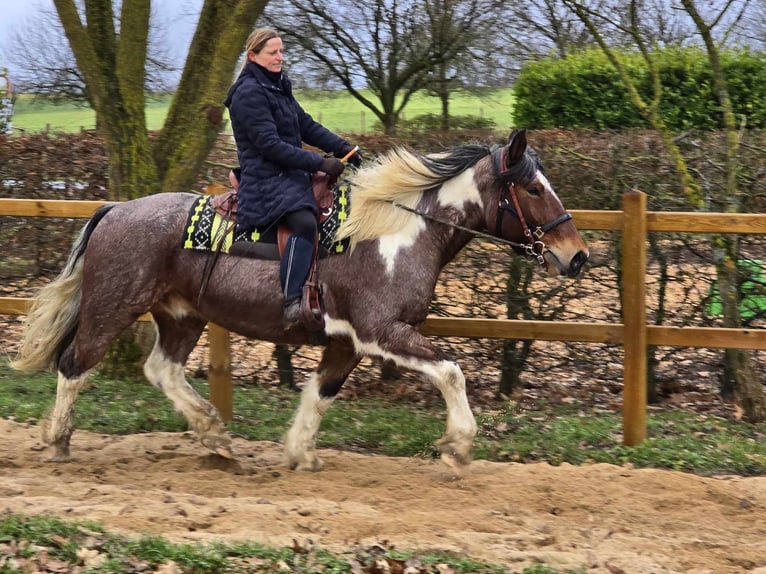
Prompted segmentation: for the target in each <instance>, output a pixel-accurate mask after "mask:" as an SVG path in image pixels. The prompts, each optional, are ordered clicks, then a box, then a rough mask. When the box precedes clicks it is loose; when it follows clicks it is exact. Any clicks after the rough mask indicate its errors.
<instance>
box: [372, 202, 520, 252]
mask: <svg viewBox="0 0 766 574" xmlns="http://www.w3.org/2000/svg"><path fill="white" fill-rule="evenodd" d="M385 201H387V202H388V203H390V204H391V205H393V206H394V207H398V208H399V209H403V210H404V211H409V212H410V213H414V214H415V215H419V216H420V217H422V218H423V219H428V220H430V221H434V222H436V223H441V224H442V225H446V226H447V227H454V228H455V229H459V230H460V231H465V232H466V233H470V234H471V235H475V236H476V237H482V238H484V239H488V240H490V241H497V242H498V243H503V244H505V245H508V246H510V247H516V248H518V249H524V250H525V251H526V249H527V248H528V247H530V245H529V244H527V243H517V242H515V241H511V240H510V239H503V238H502V237H496V236H494V235H492V234H491V233H484V232H483V231H476V230H475V229H471V228H470V227H465V226H463V225H460V224H458V223H453V222H451V221H447V220H446V219H440V218H438V217H435V216H433V215H431V214H430V213H425V212H424V211H420V210H417V209H413V208H412V207H407V206H406V205H403V204H401V203H399V202H398V201H394V200H392V199H387V200H385Z"/></svg>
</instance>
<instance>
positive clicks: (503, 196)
mask: <svg viewBox="0 0 766 574" xmlns="http://www.w3.org/2000/svg"><path fill="white" fill-rule="evenodd" d="M490 153H491V156H492V170H493V172H494V174H495V178H496V179H497V182H498V184H499V190H498V197H497V206H496V207H495V208H494V209H495V216H494V218H490V220H491V219H494V220H495V235H496V236H498V237H501V236H502V229H503V217H504V216H505V214H506V213H510V214H511V215H513V216H514V217H515V218H516V219H518V220H519V223H521V228H522V230H523V232H524V237H526V238H527V241H529V243H523V244H520V246H519V247H520V249H521V250H522V251H523V253H524V255H526V256H528V257H531V258H535V259H537V262H538V263H539V264H540V265H544V263H545V258H544V257H543V254H544V253H545V250H546V247H545V243H543V241H542V238H543V235H545V234H546V233H547V232H548V231H550V230H551V229H554V228H555V227H558V226H559V225H561V224H562V223H564V222H566V221H569V220H570V219H572V214H571V213H569V212H568V211H565V212H564V213H562V214H561V215H559V216H558V217H557V218H556V219H554V220H553V221H549V222H548V223H545V224H543V225H538V226H536V227H535V228H534V229H531V228H530V227H529V225H528V224H527V220H526V218H525V217H524V212H523V211H522V210H521V204H520V203H519V196H518V194H517V193H516V184H515V182H514V181H513V173H512V171H511V170H505V171H503V167H504V166H505V146H495V147H493V148H492V151H491V152H490Z"/></svg>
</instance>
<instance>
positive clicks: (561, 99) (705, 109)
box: [514, 48, 766, 131]
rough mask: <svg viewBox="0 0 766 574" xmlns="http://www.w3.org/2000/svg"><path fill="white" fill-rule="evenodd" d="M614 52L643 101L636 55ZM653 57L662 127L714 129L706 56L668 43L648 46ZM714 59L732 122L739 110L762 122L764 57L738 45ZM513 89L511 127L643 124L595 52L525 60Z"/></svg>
mask: <svg viewBox="0 0 766 574" xmlns="http://www.w3.org/2000/svg"><path fill="white" fill-rule="evenodd" d="M619 57H620V58H621V60H622V61H623V62H624V63H625V65H626V67H627V69H628V70H629V74H630V75H631V77H632V78H633V79H634V81H635V84H636V86H637V88H638V90H639V92H640V93H641V95H642V96H643V97H644V99H645V100H646V101H647V102H649V101H651V98H652V87H651V78H650V76H649V72H648V70H647V68H646V65H645V63H644V60H643V58H642V57H641V56H640V54H637V53H632V52H627V53H621V54H620V55H619ZM655 61H656V62H657V66H658V68H659V70H660V78H661V82H662V86H663V97H662V103H661V112H662V115H663V117H664V118H665V121H666V122H667V125H668V126H669V127H670V128H671V129H672V130H675V131H683V130H687V129H690V128H696V129H703V130H714V129H719V128H721V127H722V119H721V113H720V107H719V105H718V100H717V98H716V97H715V95H714V94H713V90H712V83H713V80H712V73H711V70H710V65H709V63H708V59H707V55H706V54H705V53H704V52H703V51H702V50H700V49H696V48H668V49H663V50H660V51H657V52H655ZM722 61H723V65H724V73H725V74H726V78H727V81H728V84H729V95H730V97H731V99H732V104H733V106H734V111H735V114H737V116H738V121H739V119H740V116H742V115H744V116H746V118H747V126H748V127H749V128H764V127H766V98H765V97H764V94H766V58H764V55H763V54H759V53H752V52H749V51H747V50H741V51H729V52H725V53H723V54H722ZM515 95H516V105H515V107H514V123H515V125H523V126H526V127H529V128H538V129H539V128H561V127H566V128H591V129H615V130H620V129H629V128H637V127H649V124H648V122H646V120H644V118H643V116H641V114H640V113H639V111H638V110H637V108H636V107H635V106H633V104H632V103H631V101H630V98H629V97H628V93H627V91H626V89H625V87H624V86H623V84H622V82H621V81H620V79H619V77H618V75H617V71H616V70H615V69H614V67H613V66H612V65H611V63H610V62H609V61H608V60H607V58H606V56H605V55H604V54H603V53H602V52H601V51H600V50H595V49H591V50H585V51H583V52H578V53H576V54H573V55H570V56H568V57H566V58H561V59H553V58H548V59H544V60H538V61H530V62H528V63H527V64H526V65H525V66H524V68H523V69H522V71H521V74H520V76H519V79H518V80H517V82H516V86H515Z"/></svg>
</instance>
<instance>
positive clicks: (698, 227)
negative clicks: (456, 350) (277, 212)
mask: <svg viewBox="0 0 766 574" xmlns="http://www.w3.org/2000/svg"><path fill="white" fill-rule="evenodd" d="M103 203H104V202H100V201H67V200H25V199H0V215H7V216H19V217H67V218H80V217H83V218H84V217H90V215H91V214H92V213H93V212H94V211H95V210H96V209H97V208H98V207H99V206H100V205H102V204H103ZM572 215H573V216H574V220H575V222H576V224H577V227H578V228H579V229H583V230H586V229H589V230H605V231H607V230H622V232H623V241H622V249H623V251H622V260H623V261H630V262H631V265H628V266H625V268H624V269H623V302H622V308H623V310H624V311H623V323H605V322H566V321H518V320H509V319H475V318H449V317H429V318H428V319H427V321H426V323H425V325H424V326H423V328H422V332H423V333H424V334H427V335H436V336H445V337H477V338H497V339H534V340H546V341H580V342H589V343H612V344H619V345H622V347H623V351H624V358H623V366H624V371H623V381H624V386H623V442H624V443H625V444H626V445H628V446H633V445H636V444H638V443H640V442H641V441H642V440H644V438H646V389H647V384H646V379H647V347H648V346H649V345H664V346H671V347H674V346H676V347H715V348H734V349H758V350H766V330H765V329H726V328H713V327H670V326H663V325H649V324H647V317H646V281H645V278H646V264H647V263H646V262H647V250H646V244H647V237H646V235H647V232H649V231H665V232H688V233H737V234H761V235H766V214H734V213H687V212H647V211H646V195H645V194H644V193H642V192H639V191H629V192H627V193H625V194H624V195H623V209H622V211H590V210H573V211H572ZM28 304H29V299H23V298H12V297H0V314H23V313H25V312H26V309H27V306H28ZM208 340H209V345H210V370H209V383H210V400H211V402H212V403H213V404H214V405H215V406H216V407H217V408H218V409H219V411H220V412H221V416H222V417H223V418H224V419H225V420H231V416H232V412H233V407H232V383H231V367H230V347H229V333H228V332H227V331H225V330H223V329H221V328H220V327H218V326H216V325H212V324H211V325H209V329H208Z"/></svg>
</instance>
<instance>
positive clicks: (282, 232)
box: [208, 171, 335, 331]
mask: <svg viewBox="0 0 766 574" xmlns="http://www.w3.org/2000/svg"><path fill="white" fill-rule="evenodd" d="M334 183H335V181H334V180H333V181H331V180H330V176H328V175H327V174H326V173H324V172H321V171H320V172H317V173H315V174H314V175H313V176H312V180H311V187H312V189H313V191H314V201H316V204H317V209H318V216H317V218H318V222H317V223H318V225H319V226H321V225H322V223H324V222H325V220H326V219H327V217H328V216H329V214H330V212H331V211H332V209H333V202H334V201H335V195H334V194H333V191H332V187H331V186H332V185H333V184H334ZM215 185H216V187H215V188H214V189H213V190H212V193H214V194H215V195H214V197H213V198H212V199H211V201H210V204H211V206H212V207H213V209H214V210H215V212H216V213H218V214H219V215H221V216H222V217H224V218H226V220H228V221H234V220H235V219H236V216H237V190H235V189H229V188H226V187H225V186H223V185H220V184H215ZM219 187H220V188H221V191H222V193H218V192H216V191H215V190H216V189H218V188H219ZM224 190H226V191H224ZM210 192H211V191H210V188H208V193H210ZM291 233H292V231H291V230H290V228H289V227H288V226H286V225H279V226H277V249H278V257H279V258H280V259H281V258H282V255H283V253H284V250H285V247H286V245H287V240H288V239H289V237H290V234H291ZM229 253H230V254H232V255H240V256H245V257H259V256H264V254H263V253H262V252H258V251H257V249H254V244H242V245H241V246H240V245H238V244H237V243H235V244H234V245H232V247H231V248H230V249H229ZM266 257H268V256H266ZM318 259H319V237H318V236H316V237H314V256H313V259H312V264H311V269H310V270H309V276H308V278H307V279H306V283H305V284H304V285H303V296H302V298H301V321H302V323H303V324H304V326H305V327H306V328H307V329H308V330H309V331H322V330H324V307H323V304H322V290H321V288H320V286H319V282H318V280H317V260H318Z"/></svg>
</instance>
